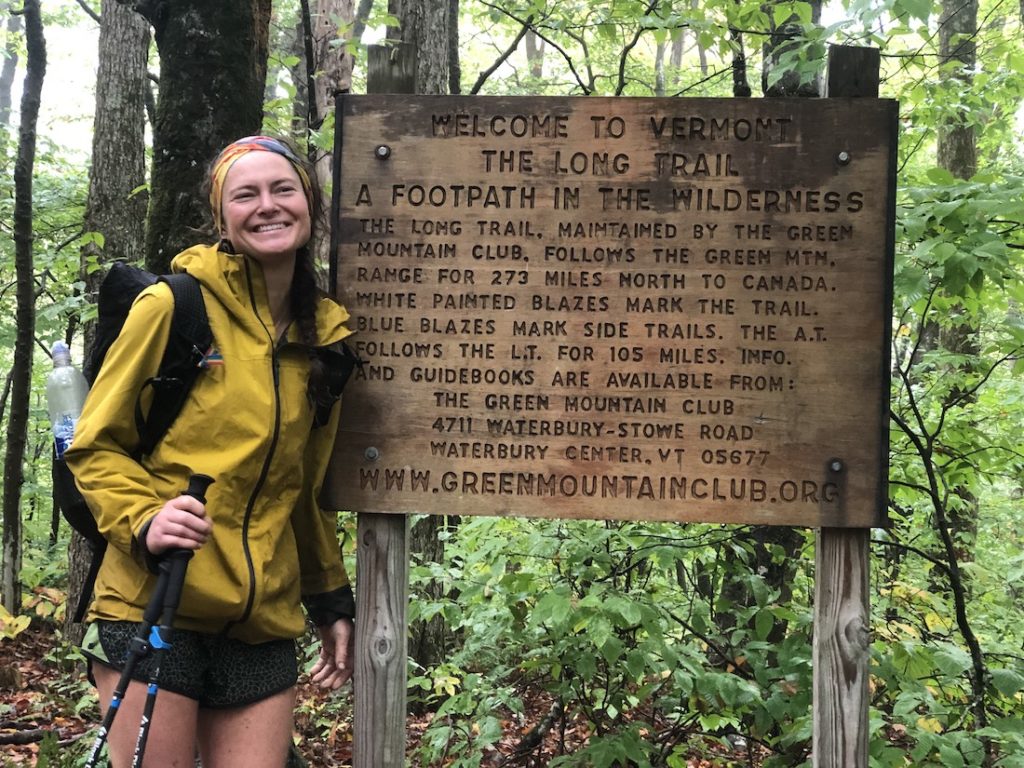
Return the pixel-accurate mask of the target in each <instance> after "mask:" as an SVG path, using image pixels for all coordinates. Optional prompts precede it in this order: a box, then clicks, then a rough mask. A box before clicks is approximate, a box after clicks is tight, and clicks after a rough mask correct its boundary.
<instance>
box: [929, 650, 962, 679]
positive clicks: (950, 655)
mask: <svg viewBox="0 0 1024 768" xmlns="http://www.w3.org/2000/svg"><path fill="white" fill-rule="evenodd" d="M934 659H935V666H936V667H938V668H939V669H940V670H942V672H944V673H945V674H947V675H949V676H950V677H958V676H960V675H962V674H963V673H964V672H966V671H967V670H968V669H969V668H970V666H971V657H970V654H968V653H967V651H965V650H963V649H962V648H957V647H955V646H950V645H947V646H946V647H945V648H943V649H942V650H940V651H937V652H936V653H935V656H934Z"/></svg>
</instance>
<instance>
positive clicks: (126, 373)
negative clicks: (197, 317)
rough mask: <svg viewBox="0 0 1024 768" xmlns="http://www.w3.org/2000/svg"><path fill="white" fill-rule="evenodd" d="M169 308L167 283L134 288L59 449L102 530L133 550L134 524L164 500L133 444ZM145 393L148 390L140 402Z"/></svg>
mask: <svg viewBox="0 0 1024 768" xmlns="http://www.w3.org/2000/svg"><path fill="white" fill-rule="evenodd" d="M173 313H174V299H173V297H172V295H171V292H170V288H169V287H168V286H166V285H162V284H158V285H155V286H153V287H151V288H147V289H146V290H145V291H143V292H142V293H141V294H140V295H139V297H138V299H137V300H136V301H135V303H134V304H133V305H132V309H131V311H130V312H129V314H128V317H127V319H126V320H125V323H124V327H123V328H122V330H121V333H120V334H119V335H118V337H117V339H116V340H115V341H114V343H113V344H112V345H111V346H110V349H109V350H108V352H107V355H106V358H105V359H104V361H103V365H102V367H101V368H100V372H99V375H98V376H97V377H96V381H95V382H94V384H93V386H92V389H91V390H90V391H89V396H88V397H87V398H86V401H85V407H84V408H83V410H82V415H81V418H80V419H79V421H78V424H77V426H76V428H75V438H74V441H73V443H72V445H71V447H70V448H69V449H68V452H67V453H66V454H65V458H66V460H67V463H68V466H69V467H70V468H71V470H72V472H73V473H74V476H75V482H76V484H77V485H78V487H79V490H81V492H82V495H83V496H84V497H85V500H86V502H87V503H88V504H89V508H90V509H91V510H92V513H93V515H94V516H95V517H96V522H97V525H98V527H99V530H100V533H102V534H103V536H104V537H105V538H106V539H107V541H108V542H110V544H111V545H113V546H115V547H117V548H118V549H119V550H121V551H122V552H124V553H126V554H128V555H131V556H134V557H141V555H142V553H141V552H139V547H138V539H137V536H138V535H139V532H140V529H141V528H142V527H143V525H145V524H146V523H147V522H148V521H149V519H150V518H152V516H153V515H155V514H156V513H157V512H158V511H159V510H160V508H161V507H162V506H163V504H164V502H165V501H166V499H162V498H160V497H159V496H158V495H157V494H156V493H155V491H154V490H153V483H152V478H151V477H150V475H149V472H148V471H147V470H146V468H145V467H143V466H142V465H141V464H140V463H139V462H138V461H136V460H135V459H134V458H132V452H133V451H134V449H135V447H136V446H137V445H138V441H139V435H138V431H137V429H136V426H135V407H136V403H137V402H138V400H139V397H140V393H141V392H142V388H143V384H144V383H145V382H146V380H147V379H149V378H151V377H152V376H154V375H155V374H156V372H157V370H158V369H159V367H160V361H161V358H162V357H163V352H164V348H165V347H166V346H167V340H168V338H169V335H170V328H171V318H172V316H173ZM148 399H149V397H148V393H146V396H144V397H143V401H142V403H141V405H142V407H143V409H144V410H145V409H146V408H148V407H149V402H148Z"/></svg>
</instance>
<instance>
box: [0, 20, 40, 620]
mask: <svg viewBox="0 0 1024 768" xmlns="http://www.w3.org/2000/svg"><path fill="white" fill-rule="evenodd" d="M24 13H25V50H26V65H25V85H24V89H23V91H22V95H21V128H20V131H19V135H18V158H17V160H16V161H15V164H14V268H15V282H16V295H17V309H16V318H17V331H16V333H15V338H14V367H13V369H12V371H11V375H12V378H11V401H10V410H9V412H8V416H7V451H6V454H5V456H4V495H3V498H4V501H3V522H4V533H3V565H2V568H0V582H2V596H3V604H4V607H5V608H6V609H7V610H8V611H9V612H10V613H13V614H17V613H18V612H19V611H20V610H21V486H22V484H23V483H24V481H25V475H24V460H25V445H26V443H27V441H28V415H29V398H30V395H31V386H32V346H33V343H34V342H33V338H34V335H35V320H36V314H35V281H34V280H33V277H34V275H33V270H34V263H33V256H32V241H33V237H32V170H33V168H34V166H35V159H36V124H37V122H38V120H39V102H40V94H41V93H42V90H43V77H44V76H45V75H46V40H45V39H44V38H43V22H42V19H41V18H40V12H39V0H25V10H24Z"/></svg>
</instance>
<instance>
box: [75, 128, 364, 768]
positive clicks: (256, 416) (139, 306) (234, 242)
mask: <svg viewBox="0 0 1024 768" xmlns="http://www.w3.org/2000/svg"><path fill="white" fill-rule="evenodd" d="M309 179H310V172H309V170H308V169H307V167H306V165H305V163H304V161H303V160H302V159H301V157H300V156H299V155H298V153H297V152H296V151H295V150H294V149H293V148H292V147H291V145H289V144H287V143H285V142H283V141H281V140H278V139H275V138H271V137H266V136H250V137H247V138H245V139H240V140H239V141H236V142H234V143H233V144H231V145H229V146H228V147H227V148H226V149H225V150H223V151H222V152H221V153H220V155H218V157H217V159H216V160H215V161H214V163H213V165H212V168H211V173H210V179H209V184H210V204H211V214H212V216H213V219H214V221H215V224H216V231H217V235H219V236H220V243H219V244H218V245H201V246H194V247H192V248H188V249H186V250H185V251H183V252H182V253H180V254H178V256H176V257H175V259H174V261H173V262H172V270H173V271H176V272H187V273H188V274H190V275H191V276H193V277H194V278H196V280H197V281H198V282H199V284H200V287H201V289H202V295H203V301H204V303H205V305H206V310H207V314H208V316H209V323H210V330H211V331H212V334H213V339H214V343H213V345H212V347H211V348H210V349H209V350H208V351H207V353H206V355H205V357H204V363H206V362H207V361H213V360H216V365H214V364H213V363H212V362H210V363H209V365H205V366H204V371H203V373H202V374H201V375H200V376H199V378H198V379H197V383H196V384H195V385H194V387H193V389H192V390H191V391H190V393H189V398H188V401H187V402H186V404H185V406H184V408H183V409H182V410H181V412H180V415H179V416H178V419H177V421H175V423H174V425H173V427H172V428H171V430H169V431H168V432H167V433H166V435H165V436H164V438H163V440H162V441H161V443H160V444H159V445H158V446H157V447H156V448H155V449H154V450H153V451H152V452H151V453H150V454H149V455H147V456H144V457H142V458H141V459H140V458H139V457H138V455H137V453H136V452H135V451H134V446H135V445H136V444H137V441H136V440H135V430H134V421H133V420H132V418H131V414H132V413H133V412H134V410H135V404H136V403H137V402H138V401H139V398H140V393H141V392H142V390H143V389H144V388H145V387H146V386H147V381H148V380H149V379H150V378H151V377H152V376H153V375H154V373H155V371H156V370H157V367H158V366H159V361H160V359H161V357H162V355H163V350H164V349H165V347H166V345H167V339H168V335H169V329H170V318H171V316H172V313H173V298H172V296H171V294H170V292H169V290H167V286H166V285H164V284H158V285H157V286H155V287H154V288H152V289H147V290H146V291H144V292H143V293H142V294H141V295H140V298H139V299H138V300H137V301H136V303H135V304H134V305H133V307H132V310H131V313H130V314H129V316H128V318H127V320H126V321H125V324H124V329H123V331H122V332H121V334H120V336H119V337H118V338H117V340H116V341H115V342H114V344H113V345H112V346H111V348H110V351H109V353H108V355H107V358H106V362H105V364H104V367H103V369H102V371H101V372H100V375H99V376H98V378H97V379H96V382H95V384H94V386H93V389H92V391H91V392H90V395H89V398H88V400H87V401H86V405H85V408H84V410H83V412H82V416H81V419H80V420H79V423H78V430H77V433H76V436H75V442H74V444H73V445H72V447H71V449H70V450H69V451H68V453H67V459H68V463H69V464H70V465H71V466H72V467H73V469H74V473H75V477H76V480H77V481H78V482H79V485H80V486H81V489H82V492H83V495H84V496H85V497H86V499H87V501H88V502H89V506H90V507H91V508H92V509H93V511H94V513H95V514H96V516H97V519H98V524H99V528H100V530H101V531H102V532H103V534H104V536H105V537H106V538H107V540H108V542H109V543H110V545H111V546H110V547H109V548H108V553H110V554H108V555H107V557H106V558H105V559H104V561H103V567H102V568H101V570H100V573H99V576H98V578H97V582H96V590H95V594H96V597H95V600H94V602H93V604H92V606H91V608H90V612H89V617H88V619H89V621H90V622H91V626H90V628H89V632H88V633H87V635H86V641H85V644H84V650H85V653H86V655H87V656H88V657H89V658H90V660H91V662H92V672H93V675H94V677H95V680H96V683H97V687H98V688H99V690H100V695H101V702H102V703H104V704H106V703H107V702H112V701H113V698H112V697H113V691H114V689H115V686H116V684H117V681H118V679H119V677H120V674H121V673H120V672H119V670H120V669H122V668H123V667H124V665H125V664H126V658H127V655H128V649H129V648H130V647H131V644H132V642H133V638H134V637H136V636H137V634H138V632H139V622H140V620H141V619H142V615H143V609H144V607H145V603H146V602H147V600H148V597H149V595H150V593H151V591H152V585H153V577H152V575H151V574H150V573H149V572H148V571H147V570H146V567H145V564H147V563H150V562H153V561H154V560H156V561H159V560H160V559H161V558H164V557H166V556H167V555H168V554H169V553H171V552H173V551H175V550H188V551H189V552H191V553H193V557H192V560H191V564H190V565H189V568H188V571H187V574H186V578H185V584H184V587H183V589H182V592H181V594H182V597H181V604H180V608H179V611H178V614H177V617H176V620H175V635H174V642H173V645H172V646H171V647H170V648H169V649H168V651H167V653H166V655H165V658H164V660H163V666H162V667H161V680H160V686H161V689H162V691H163V693H162V695H161V697H160V700H159V703H158V704H157V715H156V716H155V717H154V718H153V720H152V725H151V726H150V732H149V742H148V744H149V750H148V752H147V754H146V763H145V765H146V766H151V765H190V764H191V763H192V762H193V754H192V753H193V750H194V745H196V744H198V746H199V751H200V753H201V756H202V760H203V762H204V764H207V765H217V766H222V767H225V768H243V766H244V767H245V768H254V767H255V768H280V766H281V765H282V764H283V763H284V756H285V753H286V752H287V750H288V746H289V742H290V737H291V733H292V709H293V707H294V702H295V684H296V680H297V675H298V667H297V659H296V648H295V638H297V637H299V636H301V635H302V634H303V631H304V628H305V622H304V618H303V615H302V610H301V604H305V607H306V612H307V614H308V616H309V618H310V619H311V620H312V621H313V623H314V624H316V625H317V627H318V628H319V630H320V634H321V640H322V652H321V656H320V660H319V661H318V663H317V664H316V665H315V666H314V668H313V670H312V671H311V672H310V677H311V680H312V681H313V682H314V683H318V684H320V685H322V686H323V687H326V688H337V687H339V686H341V685H342V684H344V683H345V682H346V681H347V680H348V678H349V677H350V676H351V670H352V665H351V662H350V658H351V645H352V639H353V638H352V616H353V614H354V601H353V597H352V591H351V588H350V587H349V584H348V577H347V575H346V573H345V569H344V566H343V564H342V562H341V558H340V553H339V548H338V541H337V536H336V520H335V517H334V514H333V513H325V512H323V511H321V510H320V508H319V507H318V505H317V503H316V500H317V498H318V497H319V491H320V486H321V484H322V482H323V477H324V473H325V471H326V467H327V460H328V458H329V456H330V453H331V448H332V446H333V442H334V435H335V433H336V430H337V419H338V416H339V406H338V398H339V397H340V394H341V387H342V386H343V384H344V378H345V374H344V371H345V365H344V360H343V358H344V352H343V351H342V350H341V342H342V339H344V338H346V337H347V336H348V335H349V331H348V329H347V328H346V327H345V321H346V320H347V319H348V313H347V312H346V311H345V309H344V308H343V307H342V306H341V305H339V304H337V303H336V302H335V301H334V300H333V299H331V298H330V297H328V296H327V295H326V294H325V293H324V292H323V291H321V290H320V289H319V288H318V286H317V282H316V275H315V272H314V269H313V262H312V253H311V249H310V248H309V241H310V237H311V235H312V234H313V230H314V227H315V224H316V222H317V221H318V219H319V216H318V212H319V211H320V204H319V190H318V188H316V187H315V186H312V185H311V184H310V182H309ZM124 414H129V417H128V418H125V416H124ZM190 471H202V472H203V473H205V474H209V475H211V476H213V477H214V478H215V483H214V484H213V485H212V486H211V488H210V490H209V491H208V492H207V494H206V495H207V500H206V502H205V503H201V502H200V501H199V500H197V499H195V498H192V497H190V496H188V495H183V494H181V493H180V489H181V488H184V487H186V485H187V477H186V476H187V475H188V474H189V473H190ZM146 662H148V659H147V660H144V661H143V662H142V663H140V664H139V665H137V666H136V667H135V669H134V671H133V682H132V683H131V685H130V686H129V689H128V693H127V695H126V696H125V698H124V700H123V703H120V704H119V709H120V710H122V716H121V717H120V718H119V719H118V720H117V721H116V722H115V723H114V725H113V728H112V729H111V732H110V741H109V743H110V747H111V754H112V756H113V758H114V760H113V765H115V766H119V767H120V766H124V765H127V764H128V763H127V760H128V756H129V755H130V754H131V750H132V749H133V747H134V743H135V733H134V730H133V727H132V726H133V725H134V724H135V723H138V722H139V721H140V715H141V712H142V706H143V701H144V699H145V688H146V686H145V684H144V681H145V680H146V678H147V676H148V675H149V674H150V670H149V669H148V667H147V663H146ZM110 706H111V707H113V706H115V705H114V704H113V703H111V705H110ZM125 710H126V712H125Z"/></svg>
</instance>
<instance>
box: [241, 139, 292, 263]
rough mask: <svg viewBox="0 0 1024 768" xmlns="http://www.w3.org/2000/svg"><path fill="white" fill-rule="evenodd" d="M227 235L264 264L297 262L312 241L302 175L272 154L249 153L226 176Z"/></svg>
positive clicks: (285, 161)
mask: <svg viewBox="0 0 1024 768" xmlns="http://www.w3.org/2000/svg"><path fill="white" fill-rule="evenodd" d="M221 200H222V203H221V211H222V215H223V222H224V232H223V236H224V237H226V238H227V239H228V240H230V241H231V244H232V246H234V249H235V250H236V251H237V252H238V253H244V254H247V255H249V256H251V257H252V258H254V259H256V261H258V262H260V263H261V264H264V265H268V264H270V263H273V262H277V261H281V260H293V259H294V258H295V252H296V250H298V249H299V248H301V247H302V246H303V245H305V244H306V242H307V241H308V240H309V236H310V218H309V203H308V202H307V201H306V195H305V193H304V192H303V189H302V182H301V181H299V175H298V174H297V173H296V172H295V168H294V167H293V166H292V164H291V163H290V162H288V160H286V159H285V158H284V157H282V156H281V155H278V154H276V153H274V152H249V153H247V154H245V155H242V156H241V157H240V158H238V159H237V160H236V161H235V162H234V164H233V165H232V166H231V168H229V169H228V172H227V176H225V178H224V190H223V195H222V197H221Z"/></svg>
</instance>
